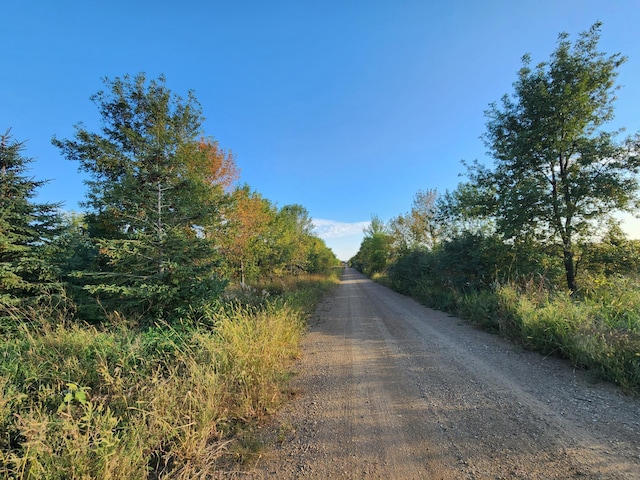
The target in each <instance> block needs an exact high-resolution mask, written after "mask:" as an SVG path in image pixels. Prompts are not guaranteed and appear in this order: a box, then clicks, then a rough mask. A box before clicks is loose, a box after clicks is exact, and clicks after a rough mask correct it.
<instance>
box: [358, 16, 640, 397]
mask: <svg viewBox="0 0 640 480" xmlns="http://www.w3.org/2000/svg"><path fill="white" fill-rule="evenodd" d="M599 36H600V25H599V24H595V25H594V26H593V27H592V28H591V29H590V30H589V31H587V32H584V33H582V34H581V35H579V37H578V39H577V40H576V41H575V42H574V43H571V41H570V40H569V37H568V36H567V35H566V34H561V35H560V36H559V39H558V45H557V48H556V50H555V51H554V52H553V54H552V55H551V58H550V60H549V61H548V62H544V63H540V64H538V65H537V66H535V67H532V66H531V59H530V58H529V56H527V55H525V56H524V57H523V66H522V69H521V70H520V71H519V72H518V77H517V80H516V81H515V83H514V90H515V91H514V93H513V94H512V95H505V96H504V97H503V98H502V100H501V102H500V103H494V104H491V105H490V106H489V109H488V110H487V112H486V117H487V131H486V133H485V135H484V141H485V144H486V146H487V148H488V150H489V152H490V153H491V155H492V157H493V159H494V163H493V165H492V166H486V165H482V164H479V163H478V162H475V163H467V164H466V166H467V169H468V171H467V177H468V181H466V182H463V183H461V184H460V185H459V186H458V188H457V189H456V190H454V191H451V192H450V191H447V192H445V193H444V194H439V193H438V192H437V191H435V190H426V191H420V192H418V193H417V194H416V196H415V197H414V202H413V205H412V208H411V210H410V211H409V212H408V213H405V214H401V215H399V216H397V217H395V218H392V219H391V220H390V221H388V222H386V223H385V222H384V221H382V220H381V219H380V218H378V217H377V216H374V217H373V218H372V222H371V226H370V227H369V228H368V229H367V230H366V231H365V238H364V240H363V241H362V244H361V247H360V250H359V252H358V254H357V255H356V256H355V257H354V258H353V259H351V264H352V265H353V266H354V267H356V268H358V269H360V270H361V271H362V272H364V273H366V274H368V275H370V276H372V277H373V278H375V279H377V280H379V281H381V282H384V283H386V284H388V285H389V286H391V287H392V288H394V289H396V290H398V291H400V292H402V293H405V294H408V295H411V296H413V297H415V298H416V299H418V300H420V301H421V302H423V303H425V304H426V305H428V306H430V307H433V308H437V309H441V310H445V311H449V312H453V313H455V314H456V315H458V316H461V317H463V318H466V319H468V320H470V321H471V322H473V323H474V324H476V325H478V326H480V327H482V328H485V329H488V330H490V331H493V332H496V333H499V334H501V335H504V336H505V337H508V338H510V339H512V340H513V341H515V342H518V343H519V344H521V345H523V346H524V347H526V348H530V349H533V350H538V351H540V352H542V353H544V354H552V355H558V356H561V357H565V358H568V359H570V360H571V361H572V362H573V363H574V365H576V366H577V367H581V368H589V369H592V370H593V371H595V372H597V373H598V374H600V375H601V376H602V378H604V379H607V380H610V381H612V382H615V383H617V384H618V385H620V386H621V387H622V388H623V389H624V390H625V391H627V392H630V393H635V394H640V241H638V240H631V239H629V238H627V237H626V236H625V234H624V233H623V231H622V229H621V228H620V225H619V222H618V221H617V220H616V216H615V214H616V213H617V212H624V211H626V212H631V213H634V214H637V213H638V200H639V198H638V187H639V185H638V173H639V169H640V155H639V147H640V139H639V137H638V135H635V136H630V137H627V138H621V132H620V131H614V132H609V131H606V130H605V129H604V126H605V125H606V123H607V122H608V121H610V120H611V119H612V118H613V110H614V109H613V103H614V100H615V90H616V88H617V87H616V85H615V79H616V76H617V70H618V68H619V67H620V66H621V65H622V64H623V63H624V61H625V60H626V59H625V57H623V56H621V55H620V54H613V55H606V54H604V53H602V52H600V51H598V48H597V47H598V41H599Z"/></svg>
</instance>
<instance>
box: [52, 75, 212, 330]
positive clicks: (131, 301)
mask: <svg viewBox="0 0 640 480" xmlns="http://www.w3.org/2000/svg"><path fill="white" fill-rule="evenodd" d="M105 84H106V85H107V87H108V91H106V92H105V91H101V92H98V93H97V94H96V95H94V96H93V97H92V100H93V101H94V102H95V103H96V104H97V105H98V108H99V111H100V115H101V117H102V121H103V129H102V132H101V133H91V132H88V131H87V130H85V129H84V128H83V127H82V126H79V127H78V128H77V131H76V136H75V137H76V138H75V140H58V139H54V140H53V143H54V144H55V145H56V146H58V147H59V148H60V149H61V151H62V153H63V154H64V155H65V156H66V157H67V158H68V159H70V160H74V161H78V162H79V164H80V167H81V169H83V170H85V171H86V172H88V173H89V174H90V175H91V180H90V181H89V182H87V183H88V185H89V193H88V197H87V201H86V206H87V207H89V208H90V209H91V211H90V212H89V213H88V214H87V215H86V216H85V221H86V223H87V226H88V228H87V230H88V232H89V235H90V237H91V240H92V242H93V244H94V246H95V248H96V249H97V252H98V255H97V257H96V258H95V259H94V261H93V264H92V265H90V266H89V268H88V269H87V270H79V271H78V272H77V276H78V277H80V278H82V279H83V281H84V289H85V290H86V291H87V292H89V293H90V294H92V295H93V296H94V298H96V300H97V301H98V302H99V304H100V305H101V307H102V308H104V309H105V310H106V311H119V312H121V313H124V314H127V315H132V316H133V315H136V316H139V317H140V318H141V319H142V318H148V319H154V318H170V317H172V316H175V314H176V311H177V309H178V308H180V307H181V306H183V305H185V304H186V303H187V302H190V303H192V304H196V305H197V304H202V303H204V302H207V301H208V300H210V299H211V298H215V297H216V296H219V294H220V293H221V291H222V288H223V287H224V283H223V282H221V281H220V280H218V279H217V278H216V277H215V276H214V275H213V272H214V270H215V268H216V267H217V266H218V265H219V262H220V259H219V256H218V254H217V253H216V250H215V248H214V245H213V244H212V243H211V242H210V241H209V240H208V239H207V238H206V236H205V235H204V231H206V229H210V228H213V226H214V225H216V224H217V222H218V221H219V218H218V213H219V212H218V210H219V207H220V204H221V202H223V199H224V192H223V188H222V186H220V185H215V184H212V183H211V181H210V180H211V169H212V166H211V162H212V161H217V160H216V159H214V158H212V156H211V155H209V154H208V151H207V149H204V148H202V147H201V141H200V140H199V138H198V136H199V135H200V134H201V122H202V118H201V109H200V106H199V104H198V102H197V100H196V99H195V97H194V96H193V93H192V92H190V93H189V96H188V98H187V100H186V101H185V100H183V99H182V98H180V97H178V96H176V95H173V94H171V92H170V91H169V90H168V89H167V88H166V86H165V84H164V78H162V77H160V78H159V79H158V80H152V81H150V82H147V80H146V78H145V77H144V75H142V74H140V75H137V76H136V77H133V78H131V77H129V76H125V77H124V78H116V79H115V80H108V79H105Z"/></svg>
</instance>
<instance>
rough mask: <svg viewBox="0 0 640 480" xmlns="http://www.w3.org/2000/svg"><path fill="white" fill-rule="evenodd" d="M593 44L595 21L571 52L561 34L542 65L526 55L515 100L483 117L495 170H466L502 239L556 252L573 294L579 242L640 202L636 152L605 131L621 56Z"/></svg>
mask: <svg viewBox="0 0 640 480" xmlns="http://www.w3.org/2000/svg"><path fill="white" fill-rule="evenodd" d="M599 39H600V24H599V23H598V24H595V25H593V26H592V27H591V29H590V30H589V31H587V32H584V33H582V34H580V35H579V37H578V39H577V41H576V42H575V43H574V44H572V43H571V42H570V40H569V38H568V35H567V34H566V33H563V34H561V35H560V36H559V40H558V45H557V48H556V50H555V51H554V52H553V54H552V55H551V58H550V60H549V61H548V62H544V63H540V64H539V65H537V66H536V67H531V65H530V64H531V59H530V57H529V56H528V55H525V56H524V58H523V67H522V68H521V70H520V71H519V73H518V79H517V80H516V82H515V83H514V89H515V93H514V94H513V95H512V96H511V97H510V96H505V97H503V99H502V102H501V104H500V105H498V104H492V105H491V106H490V108H489V110H488V111H487V112H486V116H487V119H488V121H487V132H486V134H485V136H484V140H485V143H486V145H487V147H488V148H489V151H490V153H491V154H492V156H493V158H494V159H495V164H494V168H493V169H489V168H483V167H481V166H479V165H478V164H476V165H475V166H474V167H473V168H472V169H471V172H470V173H471V175H470V176H471V181H472V183H475V184H476V185H478V186H480V187H481V188H484V193H485V194H487V193H490V195H489V196H490V197H491V200H490V201H489V202H488V203H487V204H488V205H491V206H492V207H494V209H493V211H492V215H493V216H494V218H495V220H496V226H497V229H498V231H499V232H500V233H502V234H503V235H504V236H505V238H518V237H522V236H526V237H528V238H535V239H537V240H538V241H541V242H548V243H552V244H554V245H557V246H558V250H559V251H560V252H561V255H562V259H563V263H564V268H565V273H566V282H567V287H568V288H569V290H571V291H575V290H576V288H577V285H576V254H577V250H576V245H577V240H578V239H579V238H581V237H585V236H589V235H590V234H591V233H592V231H593V228H592V225H593V222H594V221H596V220H601V219H602V218H603V217H606V216H608V215H610V214H611V213H612V212H613V211H615V210H618V209H629V208H632V207H633V206H634V205H635V202H636V201H637V192H638V179H637V176H636V174H637V173H638V168H639V165H640V163H639V159H638V155H637V152H636V150H635V148H634V147H633V146H631V145H630V144H628V143H627V144H625V143H619V142H617V141H616V138H617V134H618V133H619V132H607V131H605V130H603V126H604V125H605V124H606V123H607V122H608V121H610V120H611V119H612V118H613V102H614V100H615V94H614V93H615V90H616V86H615V79H616V77H617V73H618V68H619V67H620V66H621V65H622V64H623V63H624V61H625V58H624V57H623V56H621V55H620V54H613V55H606V54H605V53H603V52H600V51H599V50H598V42H599ZM485 198H486V195H485Z"/></svg>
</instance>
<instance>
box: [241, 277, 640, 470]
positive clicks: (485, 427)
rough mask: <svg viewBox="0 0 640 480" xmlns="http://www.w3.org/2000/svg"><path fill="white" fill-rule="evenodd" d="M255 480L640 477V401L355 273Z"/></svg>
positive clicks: (311, 335) (300, 371)
mask: <svg viewBox="0 0 640 480" xmlns="http://www.w3.org/2000/svg"><path fill="white" fill-rule="evenodd" d="M295 374H296V375H295V378H294V380H293V383H292V389H293V392H294V395H293V396H292V399H291V401H290V402H289V403H288V404H287V405H285V406H284V408H283V409H282V410H281V411H280V412H279V413H278V414H277V415H276V416H275V417H274V419H273V422H272V425H270V426H269V427H268V428H267V432H268V433H267V437H268V438H269V439H270V441H271V442H272V443H273V446H271V447H268V448H266V449H265V451H264V452H263V454H262V456H261V458H260V459H259V460H258V462H257V463H256V464H255V466H254V467H253V468H252V469H251V470H250V471H249V472H245V473H237V474H235V475H234V476H236V475H237V476H239V477H242V478H256V479H258V478H278V479H293V478H317V479H325V478H350V479H511V478H522V479H552V478H558V479H571V478H580V479H584V478H588V479H592V478H593V479H640V400H639V399H637V398H631V397H628V396H625V395H623V394H621V393H620V392H619V391H618V390H617V388H616V387H615V386H613V385H611V384H608V383H605V382H599V381H598V380H597V379H596V378H595V377H594V376H593V375H591V374H590V373H589V372H585V371H576V370H575V369H574V368H573V367H572V366H571V365H570V364H569V363H567V362H565V361H562V360H558V359H555V358H550V357H544V356H542V355H539V354H537V353H533V352H527V351H524V350H522V349H521V348H519V347H517V346H515V345H512V344H511V343H509V342H507V341H506V340H504V339H502V338H499V337H497V336H495V335H490V334H487V333H485V332H482V331H479V330H477V329H475V328H473V327H472V326H470V325H468V324H466V323H464V322H462V321H461V320H459V319H457V318H455V317H452V316H450V315H448V314H446V313H442V312H437V311H434V310H430V309H428V308H425V307H423V306H421V305H420V304H418V303H417V302H415V301H414V300H412V299H410V298H407V297H405V296H402V295H399V294H397V293H395V292H392V291H391V290H389V289H387V288H385V287H383V286H381V285H378V284H376V283H374V282H372V281H370V280H369V279H367V278H366V277H364V276H363V275H360V274H359V273H358V272H357V271H355V270H353V269H346V270H345V272H344V274H343V277H342V281H341V284H340V286H339V287H338V288H337V289H336V290H335V292H334V293H333V294H332V295H330V296H328V297H327V298H326V299H325V300H324V302H323V303H322V304H321V305H320V306H319V307H318V309H317V311H316V314H315V316H314V317H313V319H312V321H311V327H310V329H309V332H308V334H307V335H306V338H305V340H304V343H303V353H302V357H301V358H300V360H299V361H298V362H297V363H296V365H295Z"/></svg>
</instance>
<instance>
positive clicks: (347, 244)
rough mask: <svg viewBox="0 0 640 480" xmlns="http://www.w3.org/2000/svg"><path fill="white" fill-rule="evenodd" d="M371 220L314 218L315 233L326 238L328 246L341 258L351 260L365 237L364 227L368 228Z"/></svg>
mask: <svg viewBox="0 0 640 480" xmlns="http://www.w3.org/2000/svg"><path fill="white" fill-rule="evenodd" d="M370 223H371V222H368V221H367V222H353V223H345V222H336V221H335V220H325V219H321V218H318V219H313V227H314V231H315V234H316V235H318V237H320V238H322V239H323V240H325V243H326V244H327V247H329V248H330V249H331V250H333V253H335V254H336V256H337V257H338V258H339V259H340V260H345V261H346V260H349V259H350V258H351V257H353V256H354V255H355V254H356V253H357V252H358V250H359V248H360V243H361V242H362V239H363V238H364V232H363V231H362V230H363V229H365V228H367V227H368V226H369V224H370Z"/></svg>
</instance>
